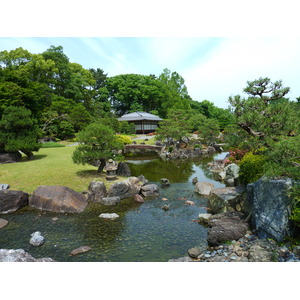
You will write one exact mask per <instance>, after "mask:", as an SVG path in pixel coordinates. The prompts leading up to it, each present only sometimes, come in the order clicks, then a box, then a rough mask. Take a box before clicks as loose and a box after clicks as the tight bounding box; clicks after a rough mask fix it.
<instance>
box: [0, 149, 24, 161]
mask: <svg viewBox="0 0 300 300" xmlns="http://www.w3.org/2000/svg"><path fill="white" fill-rule="evenodd" d="M21 160H22V155H21V153H20V152H11V153H0V164H8V163H15V162H19V161H21Z"/></svg>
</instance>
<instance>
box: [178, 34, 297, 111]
mask: <svg viewBox="0 0 300 300" xmlns="http://www.w3.org/2000/svg"><path fill="white" fill-rule="evenodd" d="M299 51H300V39H269V38H261V39H245V38H228V39H225V40H224V41H223V42H222V43H221V44H220V45H219V46H218V47H217V48H216V49H214V50H212V52H211V54H210V57H208V58H207V59H206V60H205V61H204V62H201V63H198V64H196V65H195V66H194V67H192V68H190V69H189V70H186V71H185V72H184V74H182V75H183V77H184V78H185V81H186V85H187V87H188V91H189V94H190V95H191V97H192V98H193V99H195V100H199V101H202V100H204V99H207V100H209V101H212V102H214V103H215V104H216V105H217V106H220V107H227V106H228V103H226V101H227V100H228V97H229V96H230V95H234V94H242V90H243V88H245V86H246V83H247V81H248V80H254V79H257V78H259V77H261V76H262V77H270V78H271V80H272V81H275V80H278V79H282V80H283V84H284V86H290V87H291V88H292V91H294V94H293V95H292V94H291V93H290V94H289V95H288V96H289V97H290V98H291V100H293V99H294V98H295V97H297V96H300V90H299V89H298V87H297V85H296V78H299V75H300V69H299V62H300V58H299V55H298V53H299ZM292 84H293V86H291V85H292ZM297 93H298V95H297Z"/></svg>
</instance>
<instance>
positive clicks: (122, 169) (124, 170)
mask: <svg viewBox="0 0 300 300" xmlns="http://www.w3.org/2000/svg"><path fill="white" fill-rule="evenodd" d="M117 175H119V176H123V177H129V176H131V171H130V168H129V166H128V164H127V163H125V162H120V163H119V164H118V169H117Z"/></svg>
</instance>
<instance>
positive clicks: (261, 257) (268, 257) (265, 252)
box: [248, 239, 278, 262]
mask: <svg viewBox="0 0 300 300" xmlns="http://www.w3.org/2000/svg"><path fill="white" fill-rule="evenodd" d="M277 248H278V247H277V246H276V243H275V242H274V241H272V240H266V239H263V240H256V241H255V244H253V245H252V246H251V247H250V249H249V258H248V259H249V261H250V262H270V261H274V260H275V254H276V252H277V251H276V250H277Z"/></svg>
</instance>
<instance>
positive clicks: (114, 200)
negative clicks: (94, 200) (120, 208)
mask: <svg viewBox="0 0 300 300" xmlns="http://www.w3.org/2000/svg"><path fill="white" fill-rule="evenodd" d="M120 201H121V199H120V197H119V196H114V197H103V198H102V199H101V201H100V203H102V204H103V205H105V206H113V205H117V204H118V203H119V202H120Z"/></svg>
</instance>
